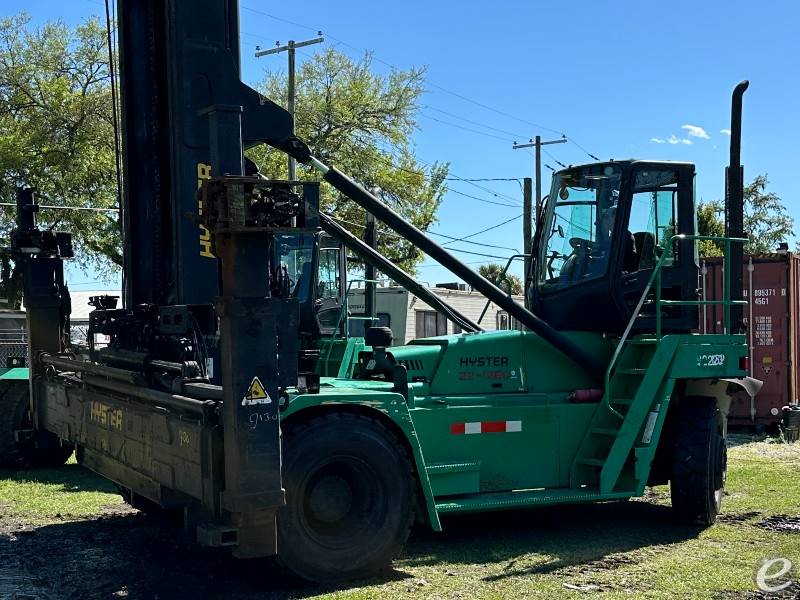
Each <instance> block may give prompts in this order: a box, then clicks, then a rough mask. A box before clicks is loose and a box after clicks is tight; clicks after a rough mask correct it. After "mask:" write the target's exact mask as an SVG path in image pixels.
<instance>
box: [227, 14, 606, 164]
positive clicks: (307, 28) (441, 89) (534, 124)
mask: <svg viewBox="0 0 800 600" xmlns="http://www.w3.org/2000/svg"><path fill="white" fill-rule="evenodd" d="M242 8H243V9H244V10H248V11H250V12H253V13H255V14H259V15H262V16H264V17H268V18H270V19H274V20H276V21H279V22H281V23H287V24H289V25H293V26H295V27H300V28H302V29H306V30H308V31H314V32H319V31H321V30H320V28H319V27H310V26H308V25H304V24H302V23H297V22H296V21H291V20H289V19H284V18H282V17H278V16H276V15H273V14H270V13H267V12H264V11H260V10H256V9H254V8H251V7H249V6H244V5H242ZM326 35H327V37H328V38H330V39H332V40H334V41H336V42H338V43H339V44H341V45H343V46H347V47H348V48H351V49H352V50H355V51H357V52H360V53H368V54H369V55H370V56H371V57H372V58H373V59H374V60H375V61H376V62H378V63H380V64H382V65H384V66H387V67H389V68H390V69H393V70H399V68H398V67H397V66H396V65H393V64H391V63H388V62H386V61H385V60H382V59H380V58H379V57H377V56H375V54H374V53H371V52H368V51H367V50H365V49H364V48H359V47H357V46H354V45H352V44H349V43H347V42H345V41H344V40H342V39H341V38H337V37H335V36H333V35H331V34H329V33H328V34H326ZM427 85H429V86H430V87H433V88H436V89H437V90H440V91H442V92H444V93H446V94H450V95H451V96H454V97H456V98H460V99H461V100H464V101H465V102H469V103H471V104H474V105H476V106H479V107H481V108H483V109H485V110H488V111H491V112H494V113H497V114H499V115H502V116H504V117H506V118H509V119H513V120H514V121H518V122H520V123H525V124H526V125H530V126H532V127H535V128H538V129H542V130H544V131H549V132H550V133H555V134H558V135H562V136H564V137H567V138H568V139H569V140H570V141H571V142H572V143H573V144H575V145H576V146H577V147H578V148H580V149H581V150H582V151H583V152H585V153H586V154H587V155H588V156H590V157H591V158H592V159H594V160H598V161H599V160H600V159H599V158H597V157H596V156H595V155H594V154H592V153H591V152H589V151H588V150H586V148H584V147H583V146H581V145H580V144H579V143H578V142H577V141H575V140H574V139H573V138H571V137H570V136H567V135H566V133H565V132H564V131H563V130H559V129H553V128H552V127H547V126H545V125H542V124H541V123H536V122H534V121H530V120H528V119H523V118H521V117H518V116H516V115H512V114H511V113H508V112H505V111H503V110H500V109H499V108H495V107H494V106H490V105H488V104H484V103H483V102H479V101H478V100H474V99H473V98H469V97H467V96H465V95H463V94H460V93H458V92H454V91H452V90H450V89H447V88H445V87H444V86H441V85H439V84H436V83H433V82H431V81H428V82H427ZM451 116H452V115H451ZM519 137H520V138H522V137H524V136H519Z"/></svg>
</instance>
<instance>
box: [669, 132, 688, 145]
mask: <svg viewBox="0 0 800 600" xmlns="http://www.w3.org/2000/svg"><path fill="white" fill-rule="evenodd" d="M667 141H668V142H669V143H670V144H686V145H687V146H691V144H692V140H690V139H689V138H679V137H678V136H676V135H675V134H674V133H673V134H672V135H671V136H669V139H668V140H667Z"/></svg>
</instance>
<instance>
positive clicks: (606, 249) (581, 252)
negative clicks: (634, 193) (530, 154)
mask: <svg viewBox="0 0 800 600" xmlns="http://www.w3.org/2000/svg"><path fill="white" fill-rule="evenodd" d="M621 178H622V169H621V168H620V167H619V166H616V165H608V164H606V165H590V166H587V167H583V168H580V169H573V170H569V171H563V172H561V173H557V174H556V176H555V177H554V178H553V187H552V190H551V192H550V200H549V202H548V206H547V211H546V213H545V222H544V228H543V235H542V242H541V249H540V251H539V252H540V254H539V261H538V262H539V273H538V284H539V286H540V287H546V288H548V289H549V288H559V287H566V286H569V285H573V284H575V283H580V282H583V281H587V280H591V279H595V278H597V277H602V276H603V275H605V273H606V271H607V270H608V261H609V257H610V252H611V247H612V246H611V236H612V234H613V231H614V223H615V221H616V218H617V208H618V204H619V190H620V181H621Z"/></svg>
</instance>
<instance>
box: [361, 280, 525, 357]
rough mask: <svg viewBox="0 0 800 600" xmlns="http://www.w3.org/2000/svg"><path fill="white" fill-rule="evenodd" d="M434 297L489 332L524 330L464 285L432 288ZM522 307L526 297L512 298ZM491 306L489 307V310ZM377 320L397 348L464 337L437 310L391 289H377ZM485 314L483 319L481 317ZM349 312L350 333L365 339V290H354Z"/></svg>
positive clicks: (452, 284)
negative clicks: (420, 341)
mask: <svg viewBox="0 0 800 600" xmlns="http://www.w3.org/2000/svg"><path fill="white" fill-rule="evenodd" d="M429 289H430V291H432V292H433V293H434V294H436V295H437V296H438V297H440V298H441V299H442V300H444V301H445V302H446V303H447V304H449V305H450V306H452V307H453V308H455V309H457V310H458V311H459V312H461V313H462V314H463V315H464V316H466V317H469V318H470V319H472V320H473V321H475V322H478V321H479V319H480V322H479V325H480V326H481V327H482V328H483V329H485V330H487V331H494V330H497V329H521V326H520V325H519V324H518V323H517V321H516V319H514V318H513V317H512V316H510V315H509V314H508V312H506V311H504V310H503V309H501V308H500V307H498V306H497V305H496V304H494V303H493V302H489V301H487V299H486V297H485V296H483V295H482V294H480V293H478V292H476V291H474V290H470V289H467V286H466V285H464V284H458V283H444V284H438V285H436V286H434V287H432V288H429ZM512 297H513V298H514V300H515V301H516V302H518V303H519V304H523V303H524V299H523V297H522V296H512ZM487 304H488V306H487ZM375 306H376V311H375V312H376V318H377V321H376V322H375V325H378V326H382V327H389V328H390V329H391V330H392V334H393V335H394V345H395V346H399V345H403V344H407V343H408V342H410V341H411V340H413V339H417V338H425V337H432V336H436V335H447V334H453V333H461V329H460V328H459V327H458V325H456V324H455V323H452V322H450V321H448V320H447V319H445V317H444V316H443V315H442V314H440V313H438V312H436V311H435V310H434V309H433V308H431V307H430V306H428V305H427V304H425V302H423V301H422V300H420V299H419V298H417V297H416V296H415V295H413V294H411V293H410V292H409V291H408V290H405V289H404V288H401V287H397V286H393V285H387V286H386V287H378V288H377V289H376V302H375ZM484 309H485V314H484V315H483V318H482V319H481V313H482V312H483V311H484ZM348 310H349V313H350V315H351V317H356V318H355V319H351V320H350V322H349V332H350V335H351V336H363V335H364V330H365V327H368V326H369V323H368V322H367V321H364V320H363V319H360V318H358V317H363V316H364V290H363V289H353V290H351V291H350V294H349V296H348Z"/></svg>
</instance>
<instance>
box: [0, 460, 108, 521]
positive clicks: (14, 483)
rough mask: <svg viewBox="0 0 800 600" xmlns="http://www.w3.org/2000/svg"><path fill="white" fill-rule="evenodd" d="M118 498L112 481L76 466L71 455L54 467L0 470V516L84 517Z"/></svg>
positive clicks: (27, 518)
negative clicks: (33, 469)
mask: <svg viewBox="0 0 800 600" xmlns="http://www.w3.org/2000/svg"><path fill="white" fill-rule="evenodd" d="M121 502H122V498H121V497H120V495H119V494H118V493H117V491H116V488H115V487H114V484H112V483H110V482H108V481H106V480H105V479H101V478H100V477H97V476H96V475H94V474H93V473H91V472H90V471H87V470H86V469H84V468H82V467H80V466H78V464H77V463H76V462H75V456H74V455H73V456H72V457H70V459H69V461H67V464H66V465H64V466H63V467H60V468H58V469H41V470H36V471H0V519H1V518H3V517H22V518H25V519H26V520H28V521H31V522H34V523H38V522H47V521H49V520H52V519H53V518H56V517H64V518H67V517H85V516H90V515H96V514H98V513H100V512H101V511H102V510H103V508H105V507H107V506H110V505H115V504H120V503H121Z"/></svg>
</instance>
